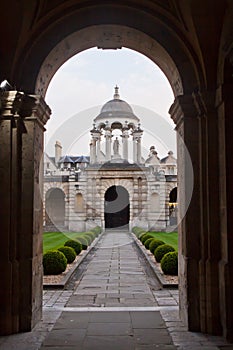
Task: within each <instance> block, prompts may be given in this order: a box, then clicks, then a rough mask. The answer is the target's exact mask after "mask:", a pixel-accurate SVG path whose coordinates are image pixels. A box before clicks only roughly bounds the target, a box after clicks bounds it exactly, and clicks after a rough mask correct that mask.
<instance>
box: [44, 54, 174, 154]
mask: <svg viewBox="0 0 233 350" xmlns="http://www.w3.org/2000/svg"><path fill="white" fill-rule="evenodd" d="M116 84H117V85H118V86H119V88H120V97H121V99H123V100H125V101H126V102H128V103H129V104H130V105H131V106H132V108H133V110H134V112H135V114H136V115H137V116H138V117H139V118H140V119H141V124H142V127H143V129H144V130H145V133H144V139H143V145H144V150H143V153H144V155H145V154H146V152H148V147H149V146H150V145H151V144H154V145H155V146H156V148H157V149H158V152H159V153H162V154H159V156H165V155H166V152H167V151H168V150H170V149H172V150H174V151H175V147H176V146H175V143H176V142H175V132H174V130H173V129H174V124H173V122H172V120H171V119H170V117H169V114H168V110H169V107H170V105H171V104H172V102H173V100H174V97H173V93H172V90H171V87H170V85H169V83H168V81H167V79H166V77H165V76H164V74H163V73H162V72H161V70H160V69H159V68H158V67H157V66H156V65H155V64H154V63H153V62H152V61H151V60H150V59H148V58H147V57H145V56H143V55H141V54H139V53H137V52H135V51H132V50H129V49H125V48H123V49H122V50H117V51H115V50H104V51H103V50H98V49H90V50H86V51H84V52H82V53H80V54H78V55H76V56H74V57H72V58H71V59H70V60H69V61H67V62H66V63H65V64H64V65H63V66H62V67H61V68H60V69H59V70H58V71H57V73H56V74H55V75H54V77H53V79H52V81H51V83H50V85H49V89H48V91H47V94H46V102H47V103H48V104H49V106H50V107H51V109H52V116H51V119H50V121H49V122H48V124H47V132H46V144H47V146H46V151H47V152H48V153H49V154H50V155H53V152H54V150H53V145H54V142H55V141H56V140H57V139H58V140H59V141H61V142H62V144H63V152H64V153H69V154H87V153H88V145H89V140H90V134H89V130H90V129H91V127H92V121H93V119H94V118H95V117H96V115H97V114H98V113H99V111H100V108H101V106H102V105H103V104H104V103H106V102H107V101H108V100H111V99H112V98H113V93H114V86H115V85H116Z"/></svg>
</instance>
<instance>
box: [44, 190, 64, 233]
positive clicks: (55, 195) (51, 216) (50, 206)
mask: <svg viewBox="0 0 233 350" xmlns="http://www.w3.org/2000/svg"><path fill="white" fill-rule="evenodd" d="M45 223H46V225H54V226H64V224H65V194H64V192H63V191H62V190H61V189H60V188H51V189H50V190H48V191H47V192H46V195H45Z"/></svg>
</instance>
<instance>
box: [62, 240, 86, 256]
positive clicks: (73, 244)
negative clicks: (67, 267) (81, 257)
mask: <svg viewBox="0 0 233 350" xmlns="http://www.w3.org/2000/svg"><path fill="white" fill-rule="evenodd" d="M64 246H65V247H71V248H73V249H74V250H75V252H76V254H77V255H78V254H79V253H80V252H81V251H82V244H81V243H80V242H78V241H75V240H73V239H69V240H68V241H66V242H65V244H64Z"/></svg>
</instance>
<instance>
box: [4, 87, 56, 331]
mask: <svg viewBox="0 0 233 350" xmlns="http://www.w3.org/2000/svg"><path fill="white" fill-rule="evenodd" d="M49 115H50V110H49V108H48V106H47V105H46V104H45V102H44V100H43V99H42V98H41V97H38V96H31V95H25V94H23V93H21V92H17V91H10V92H5V93H4V94H3V95H2V96H1V129H0V132H1V149H2V151H1V152H0V175H1V179H2V181H1V184H0V196H1V209H0V211H1V218H2V220H1V222H0V229H1V232H2V235H4V237H3V236H2V239H3V241H4V245H2V248H0V262H1V271H2V273H3V274H4V278H3V279H4V288H1V292H0V297H1V300H2V305H3V307H2V308H1V310H0V330H1V334H2V335H6V334H12V333H17V332H22V331H29V330H31V328H32V327H33V326H34V325H35V324H36V323H37V322H38V321H39V320H40V319H41V314H42V274H43V271H42V220H43V216H42V215H43V207H42V196H43V195H42V193H43V192H42V183H43V181H42V180H43V179H42V176H43V131H44V124H45V123H46V122H47V120H48V118H49Z"/></svg>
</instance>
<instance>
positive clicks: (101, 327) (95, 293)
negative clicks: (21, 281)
mask: <svg viewBox="0 0 233 350" xmlns="http://www.w3.org/2000/svg"><path fill="white" fill-rule="evenodd" d="M137 249H138V248H136V246H135V243H134V242H133V239H132V238H131V236H130V234H129V233H128V232H125V231H124V232H123V231H116V230H114V231H110V232H106V233H105V234H103V236H102V238H101V239H100V240H99V242H98V244H97V245H96V247H95V248H94V249H93V251H92V252H91V253H90V254H89V255H88V256H87V258H86V259H85V260H84V261H83V263H82V265H81V266H80V267H79V268H78V270H77V271H76V272H75V274H74V276H73V278H72V279H71V281H70V283H69V284H68V287H67V290H45V291H44V297H43V320H42V321H41V322H40V323H39V324H38V325H37V326H36V327H35V328H34V329H33V331H31V332H27V333H21V334H16V335H12V336H7V337H0V349H2V350H38V349H41V350H49V349H50V350H74V349H77V350H78V349H83V350H99V349H101V350H103V349H104V350H152V349H160V350H170V349H184V350H185V349H189V350H198V349H200V348H203V349H204V350H216V349H222V350H223V349H228V350H230V349H233V347H232V346H231V345H230V344H227V343H226V342H225V341H224V340H223V338H221V337H212V336H207V335H204V334H200V333H194V332H188V331H187V329H186V327H185V326H184V325H183V323H182V322H181V320H180V318H179V310H178V301H179V293H178V290H175V289H171V290H167V289H161V288H160V285H159V284H158V282H157V280H156V278H155V277H154V276H153V275H152V272H151V270H150V268H149V267H148V264H146V262H145V260H143V258H142V256H141V255H140V253H139V252H138V250H137Z"/></svg>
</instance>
